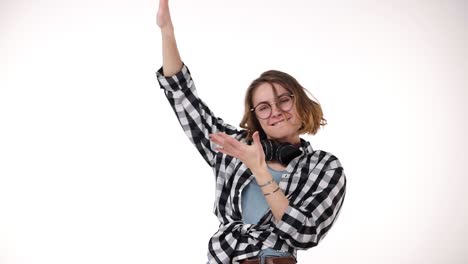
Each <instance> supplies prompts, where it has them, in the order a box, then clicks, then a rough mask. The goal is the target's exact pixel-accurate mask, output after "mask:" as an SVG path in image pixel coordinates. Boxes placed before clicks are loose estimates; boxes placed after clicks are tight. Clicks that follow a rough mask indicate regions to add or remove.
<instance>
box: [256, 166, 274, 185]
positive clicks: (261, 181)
mask: <svg viewBox="0 0 468 264" xmlns="http://www.w3.org/2000/svg"><path fill="white" fill-rule="evenodd" d="M252 173H253V175H254V176H255V180H256V181H257V183H258V185H260V186H262V185H265V186H266V185H267V183H268V182H269V181H271V180H272V179H273V176H271V174H270V172H269V171H268V169H267V168H261V169H258V170H256V171H252Z"/></svg>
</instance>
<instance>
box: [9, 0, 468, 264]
mask: <svg viewBox="0 0 468 264" xmlns="http://www.w3.org/2000/svg"><path fill="white" fill-rule="evenodd" d="M170 6H171V10H172V17H173V20H174V24H175V27H176V34H177V39H178V44H179V48H180V51H181V55H182V58H183V60H184V62H185V63H186V64H187V65H188V66H189V68H190V70H191V72H192V74H193V78H194V80H195V83H196V85H197V88H198V94H199V96H200V97H201V98H202V99H203V100H204V101H205V102H206V103H207V104H208V105H209V106H210V107H211V109H212V110H213V111H214V112H215V113H216V114H217V115H218V116H220V117H222V118H223V119H224V120H225V121H226V122H228V123H231V124H233V125H238V124H239V121H240V118H241V115H242V112H243V108H242V107H243V97H244V92H245V89H246V88H247V86H248V85H249V83H250V81H252V80H253V79H254V78H256V77H257V76H258V75H259V74H260V73H261V72H263V71H265V70H269V69H279V70H283V71H286V72H288V73H290V74H291V75H293V76H295V77H296V78H297V79H298V80H299V82H301V83H302V84H303V85H304V86H305V87H307V88H308V89H309V90H310V91H311V92H312V94H313V95H314V96H315V97H316V98H317V99H318V100H319V102H320V103H321V104H322V107H323V110H324V113H325V118H327V120H328V123H329V124H328V125H327V126H326V127H325V128H324V129H322V130H320V131H319V133H318V134H317V135H315V136H305V138H306V139H307V140H310V141H311V143H312V145H313V147H314V148H315V149H323V150H326V151H329V152H331V153H333V154H335V155H336V156H337V157H338V158H339V159H340V160H341V161H342V163H343V166H344V168H345V172H346V175H347V179H348V188H347V195H346V198H345V202H344V206H343V209H342V211H341V214H340V216H339V218H338V220H337V222H336V224H335V226H334V227H333V228H332V229H331V230H330V232H329V234H328V235H327V237H325V238H324V240H323V241H322V242H321V243H320V244H319V246H317V247H315V248H312V249H310V250H308V251H302V252H299V263H321V264H328V263H330V264H331V263H356V264H357V263H359V264H364V263H369V264H371V263H372V264H373V263H392V264H393V263H400V264H413V263H453V264H456V263H460V264H461V263H466V261H467V259H468V254H467V253H466V252H468V239H467V237H468V229H467V228H466V223H468V208H467V207H468V205H467V202H466V200H467V198H466V191H465V189H466V186H467V184H468V180H467V176H468V175H467V172H466V170H465V166H466V164H467V163H468V158H467V155H466V154H465V151H464V150H465V149H466V147H467V146H468V144H467V142H468V141H467V140H466V139H465V137H466V135H467V134H468V133H467V132H468V129H467V127H468V126H467V122H466V115H467V114H468V107H467V106H465V104H464V101H465V100H466V99H468V86H467V77H466V76H467V73H468V63H467V59H468V56H467V48H466V47H468V43H467V31H466V28H467V26H468V23H467V17H466V11H467V7H466V3H465V2H464V1H403V0H402V1H362V0H359V1H305V0H301V1H266V0H249V1H247V0H241V1H215V0H200V1H189V0H173V1H172V2H171V3H170ZM156 8H157V2H156V1H148V0H145V1H130V0H120V1H110V0H94V1H90V0H88V1H71V0H61V1H57V0H55V1H54V0H44V1H13V0H7V1H5V0H4V1H2V2H1V3H0V23H1V24H0V26H1V27H0V67H1V68H0V263H1V264H42V263H47V264H56V263H57V264H58V263H60V264H62V263H67V264H74V263H80V264H81V263H88V264H94V263H96V264H97V263H99V264H101V263H116V264H118V263H167V262H172V263H205V261H206V250H207V242H208V239H209V237H210V236H211V235H212V234H213V233H214V232H215V231H216V228H217V226H218V223H217V220H216V218H215V216H214V215H213V213H212V208H213V199H214V176H213V175H212V172H211V170H210V168H209V167H208V166H207V165H206V164H205V162H204V161H203V159H202V158H201V157H200V156H199V155H198V152H197V151H196V149H195V148H194V147H193V146H192V145H191V144H190V143H189V140H188V139H187V138H186V137H185V134H184V133H183V132H182V129H181V128H180V127H179V124H178V121H177V120H176V118H175V115H174V114H173V112H172V109H171V108H170V106H169V104H168V103H167V101H166V99H165V97H164V95H163V92H162V91H161V90H160V89H159V87H158V85H157V81H156V77H155V71H156V70H157V69H158V68H159V67H160V66H161V63H162V58H161V42H160V34H159V29H158V28H157V26H156V24H155V13H156Z"/></svg>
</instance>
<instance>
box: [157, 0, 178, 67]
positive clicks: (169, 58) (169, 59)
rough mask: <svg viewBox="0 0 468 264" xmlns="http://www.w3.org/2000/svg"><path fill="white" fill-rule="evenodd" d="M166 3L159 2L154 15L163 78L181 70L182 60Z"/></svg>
mask: <svg viewBox="0 0 468 264" xmlns="http://www.w3.org/2000/svg"><path fill="white" fill-rule="evenodd" d="M168 1H169V0H159V9H158V13H157V15H156V23H157V25H158V26H159V28H160V29H161V38H162V52H163V73H164V76H172V75H174V74H176V73H177V72H179V71H180V69H181V68H182V59H181V58H180V54H179V50H178V49H177V43H176V39H175V34H174V25H173V24H172V20H171V13H170V12H169V4H168Z"/></svg>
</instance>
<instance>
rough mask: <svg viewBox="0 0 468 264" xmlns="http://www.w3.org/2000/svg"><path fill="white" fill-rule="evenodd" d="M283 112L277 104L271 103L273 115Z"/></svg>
mask: <svg viewBox="0 0 468 264" xmlns="http://www.w3.org/2000/svg"><path fill="white" fill-rule="evenodd" d="M282 113H283V112H282V111H281V109H280V108H279V107H278V105H276V104H271V116H277V115H280V114H282Z"/></svg>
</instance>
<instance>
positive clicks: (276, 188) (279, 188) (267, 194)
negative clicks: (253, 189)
mask: <svg viewBox="0 0 468 264" xmlns="http://www.w3.org/2000/svg"><path fill="white" fill-rule="evenodd" d="M279 189H280V188H279V187H278V188H276V190H274V191H272V192H271V193H264V194H263V195H265V196H267V195H270V194H273V193H275V192H277V191H278V190H279Z"/></svg>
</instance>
